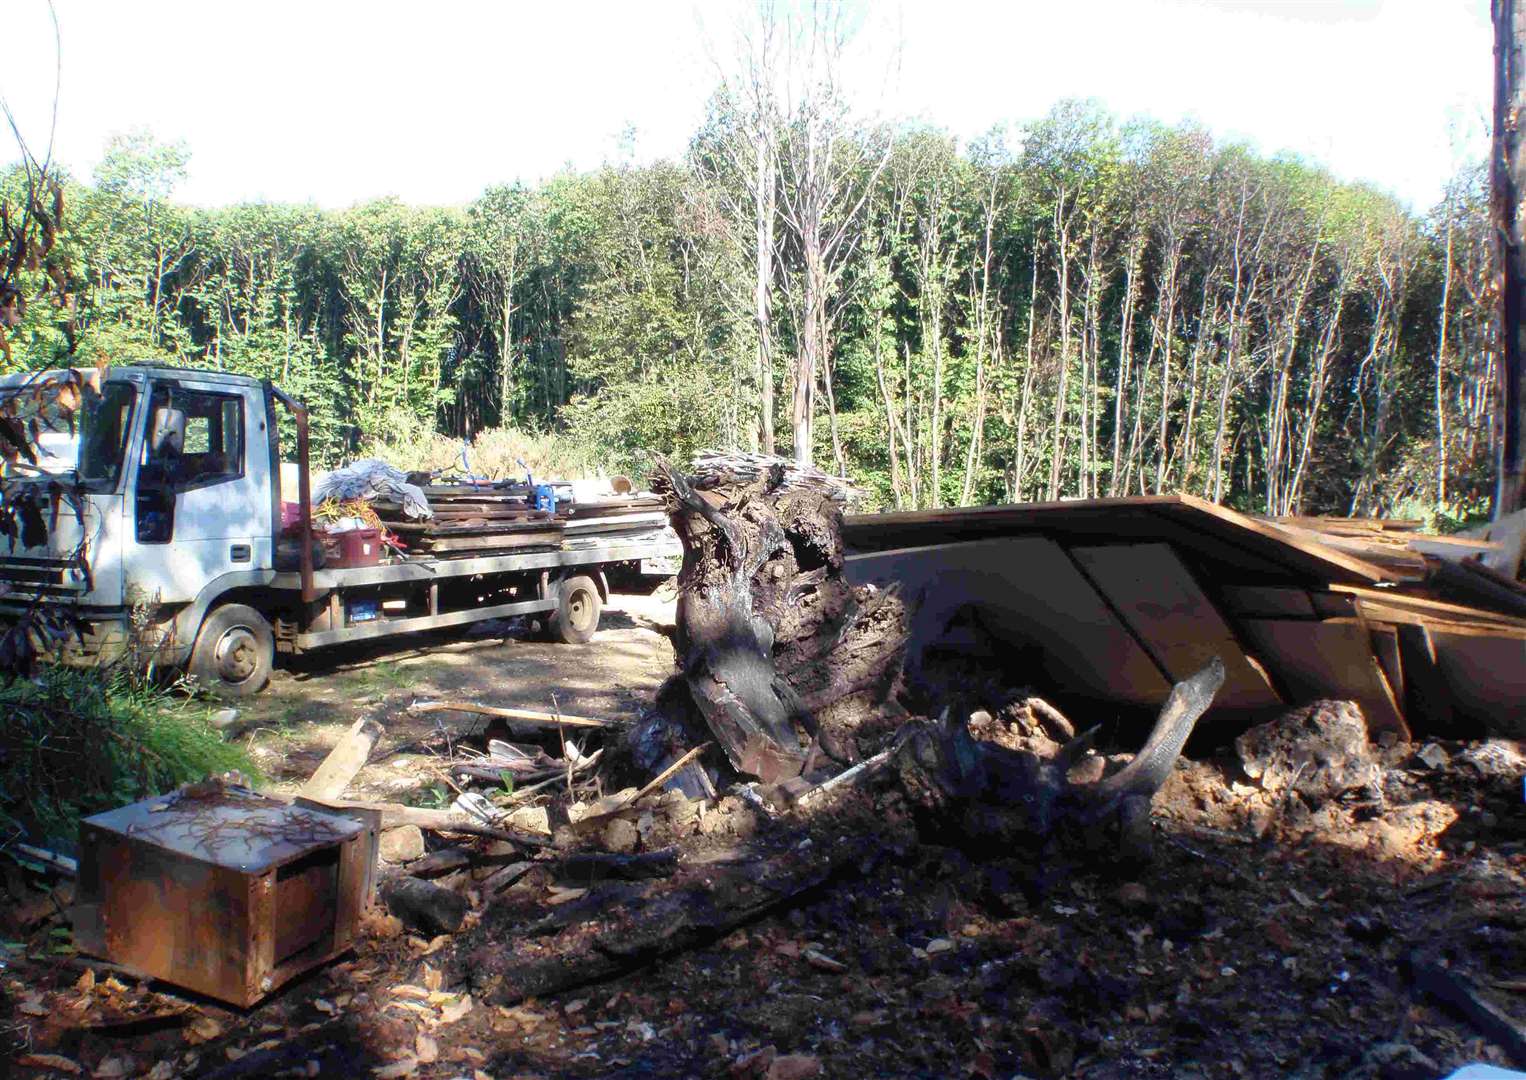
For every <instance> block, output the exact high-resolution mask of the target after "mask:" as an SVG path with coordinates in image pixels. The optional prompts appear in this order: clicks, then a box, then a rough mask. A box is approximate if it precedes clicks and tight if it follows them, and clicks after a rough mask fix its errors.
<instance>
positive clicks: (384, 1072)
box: [372, 1057, 419, 1080]
mask: <svg viewBox="0 0 1526 1080" xmlns="http://www.w3.org/2000/svg"><path fill="white" fill-rule="evenodd" d="M418 1068H419V1059H418V1058H414V1057H405V1058H404V1059H403V1060H402V1061H395V1062H393V1063H392V1064H391V1065H380V1066H378V1067H377V1068H376V1069H374V1070H373V1073H372V1074H373V1075H374V1076H376V1077H377V1078H378V1080H396V1078H397V1077H399V1076H412V1075H413V1074H414V1073H415V1072H417V1071H418Z"/></svg>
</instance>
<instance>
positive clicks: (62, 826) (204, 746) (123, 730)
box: [0, 667, 258, 850]
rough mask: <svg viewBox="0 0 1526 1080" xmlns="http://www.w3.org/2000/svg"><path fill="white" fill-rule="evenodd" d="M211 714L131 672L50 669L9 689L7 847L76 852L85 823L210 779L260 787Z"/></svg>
mask: <svg viewBox="0 0 1526 1080" xmlns="http://www.w3.org/2000/svg"><path fill="white" fill-rule="evenodd" d="M212 711H213V707H212V706H209V705H207V704H204V703H200V702H197V701H194V700H192V699H189V698H186V697H184V696H182V695H180V694H177V693H174V692H172V691H169V690H165V689H163V688H161V687H156V686H153V685H151V684H148V683H147V682H145V681H143V680H141V679H137V678H134V677H133V676H131V675H129V674H128V673H126V672H125V671H116V672H100V671H88V670H79V669H73V668H64V667H46V668H43V669H42V671H41V672H40V673H39V674H38V675H37V677H36V678H33V679H28V680H22V679H18V680H16V681H15V682H13V683H11V684H10V685H9V686H6V687H0V716H4V717H5V721H4V723H3V724H0V828H3V829H4V830H5V833H6V834H7V835H6V837H0V839H6V838H9V837H10V836H12V835H14V834H16V833H17V832H18V831H19V832H20V833H21V834H23V835H25V836H26V837H27V838H29V839H30V840H31V841H32V842H33V843H39V844H43V845H45V846H51V847H56V848H59V849H62V850H73V848H74V846H75V844H76V841H77V837H78V833H79V820H80V819H81V818H83V817H89V816H90V815H91V814H96V813H99V812H101V811H102V810H110V809H112V808H113V807H117V806H121V805H124V804H126V803H130V802H135V801H137V800H138V799H143V798H147V797H149V796H150V795H158V794H162V793H164V792H166V791H170V790H172V789H173V788H175V787H177V786H179V785H180V784H183V783H185V782H187V781H191V780H200V779H202V778H203V777H205V776H207V775H208V774H211V773H221V772H226V771H228V770H231V769H237V770H239V771H241V772H243V773H244V775H245V776H247V777H249V778H250V779H251V780H254V779H257V778H258V774H257V770H256V769H255V767H254V765H253V763H252V762H251V760H250V758H249V756H248V754H247V753H245V751H244V750H243V749H242V748H241V747H238V746H235V745H233V744H231V743H228V742H226V741H224V739H223V737H222V735H221V734H219V733H218V732H217V730H216V729H214V728H213V727H211V726H210V725H209V724H208V723H207V717H208V716H209V715H210V713H211V712H212Z"/></svg>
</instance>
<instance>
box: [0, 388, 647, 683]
mask: <svg viewBox="0 0 1526 1080" xmlns="http://www.w3.org/2000/svg"><path fill="white" fill-rule="evenodd" d="M24 379H25V377H24V376H8V377H6V378H5V379H3V380H0V386H4V385H11V386H16V385H20V384H21V382H22V381H23V380H24ZM281 409H289V410H290V411H291V412H292V413H293V414H294V416H295V417H296V419H297V423H296V430H297V433H298V446H297V447H296V450H297V454H296V456H297V458H298V462H297V466H298V473H297V475H298V476H299V478H300V480H299V484H298V485H297V486H298V487H299V488H300V490H299V491H288V492H283V491H282V486H281V472H282V470H281V467H280V461H281V445H280V436H279V428H278V415H279V412H278V410H281ZM78 420H79V424H78V434H77V438H76V439H74V440H73V452H74V460H67V457H66V456H64V457H59V456H54V457H47V456H45V457H43V458H42V459H41V460H40V461H39V463H38V469H39V475H36V476H31V477H14V476H13V477H9V478H7V485H8V486H11V487H12V488H13V489H15V490H18V491H19V490H26V489H30V490H31V497H32V498H34V499H37V500H41V501H45V502H47V503H48V504H49V505H48V506H47V507H46V508H45V509H44V511H43V516H44V518H45V519H46V520H47V521H48V529H47V538H46V540H45V542H37V538H36V537H26V536H23V537H21V538H12V540H11V542H10V543H6V542H4V541H0V620H3V619H7V618H9V619H15V618H18V617H21V615H22V614H23V613H24V612H25V611H26V609H27V608H28V607H29V606H30V605H32V604H33V603H42V604H50V605H51V604H64V605H71V610H72V612H73V613H74V614H75V615H76V616H78V618H79V619H80V620H82V621H83V623H84V626H85V628H86V632H85V634H84V635H83V642H80V641H79V640H75V641H73V642H72V643H71V645H70V646H69V647H68V653H67V654H66V657H65V658H66V659H70V660H75V661H79V660H86V661H99V660H111V659H114V658H117V657H119V656H121V655H122V654H123V653H124V652H125V651H127V650H129V649H133V650H137V651H138V652H139V654H140V655H144V654H146V655H151V656H152V658H153V659H154V660H155V661H156V662H157V663H159V664H160V665H161V666H169V667H183V668H186V669H187V670H189V671H190V673H191V674H193V675H194V676H196V678H197V679H198V680H199V681H201V682H202V683H203V684H205V685H206V686H207V687H208V688H209V689H211V690H213V691H214V692H216V693H218V694H220V695H221V696H224V697H240V696H244V695H245V694H249V693H255V692H257V691H258V690H259V689H261V688H262V687H263V686H264V685H265V682H266V681H267V679H268V677H269V674H270V670H271V667H272V665H273V663H274V660H275V655H276V653H277V652H285V653H299V652H302V651H304V650H307V649H313V648H319V647H324V646H327V645H332V644H338V643H341V642H344V641H351V640H359V639H364V638H371V637H378V636H384V635H388V634H396V633H410V632H415V631H419V630H427V629H434V628H438V627H447V626H460V625H464V624H467V623H470V622H475V621H479V620H482V619H488V618H497V617H503V616H507V615H523V614H532V613H541V614H548V615H550V616H551V618H550V619H549V620H548V622H549V623H550V625H551V627H552V628H553V632H557V633H560V635H561V636H562V637H563V638H564V640H569V641H586V640H587V639H588V637H590V636H591V635H592V632H593V629H594V628H595V627H596V626H597V623H598V612H599V609H600V605H601V604H602V602H603V601H604V600H606V599H607V597H608V586H607V584H606V582H605V578H604V575H603V573H602V567H603V566H605V565H609V564H615V563H620V564H626V565H630V566H639V565H640V564H641V563H642V562H643V561H647V562H654V563H661V562H662V561H663V560H665V559H671V557H672V556H673V555H674V554H675V553H676V551H677V541H676V538H674V537H672V534H671V532H670V531H669V532H667V535H666V536H664V537H657V536H655V535H653V536H651V537H640V538H638V537H625V538H623V539H620V540H611V541H609V542H607V543H603V542H601V543H594V544H586V543H585V544H582V545H579V546H578V547H577V549H576V550H543V551H537V552H532V553H524V554H499V555H489V556H486V557H472V558H452V559H442V558H430V557H427V556H415V557H405V556H394V557H391V558H389V559H388V560H387V561H386V562H385V564H382V565H371V566H364V567H355V568H327V569H325V568H324V567H322V566H321V565H320V563H321V550H320V551H319V552H318V553H317V554H316V555H315V553H314V549H315V545H314V544H313V532H312V528H311V522H310V513H311V509H310V507H309V506H308V503H307V495H308V492H307V484H308V473H307V453H306V450H307V446H306V420H307V418H306V411H305V409H303V407H302V406H301V405H300V404H299V403H297V402H294V401H292V400H291V399H290V398H289V397H287V396H286V395H285V394H283V393H282V392H281V391H280V390H279V388H277V387H275V386H274V385H273V384H272V383H270V382H269V381H268V380H259V379H254V378H251V377H248V376H243V375H231V374H227V373H224V372H214V371H200V370H191V369H185V368H171V367H156V366H150V365H140V366H132V367H117V368H112V369H110V370H109V372H108V373H107V374H106V377H105V378H104V380H103V381H102V383H101V388H100V394H99V396H98V397H94V398H92V399H91V400H89V401H88V402H87V403H86V404H85V405H84V406H83V408H82V409H81V412H80V415H79V417H78ZM46 445H47V444H46V443H45V446H46ZM61 453H62V454H63V455H67V453H68V451H67V450H64V451H62V452H61ZM283 498H284V500H285V501H288V502H296V503H299V504H300V505H301V507H302V508H303V509H302V511H301V514H300V521H301V529H300V530H299V532H298V535H297V536H295V537H293V536H291V535H289V533H290V530H287V531H288V535H287V536H286V538H285V540H284V544H283V536H282V534H283V514H282V502H283ZM76 506H77V508H78V509H77V511H76ZM590 614H591V621H590Z"/></svg>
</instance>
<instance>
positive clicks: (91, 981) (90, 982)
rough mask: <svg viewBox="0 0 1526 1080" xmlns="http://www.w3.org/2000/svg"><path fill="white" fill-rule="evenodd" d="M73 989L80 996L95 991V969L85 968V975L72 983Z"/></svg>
mask: <svg viewBox="0 0 1526 1080" xmlns="http://www.w3.org/2000/svg"><path fill="white" fill-rule="evenodd" d="M74 989H76V990H78V991H79V992H80V993H82V994H88V993H90V991H92V990H94V989H95V968H86V969H85V973H84V974H83V975H81V976H80V977H79V978H78V979H76V980H75V982H74Z"/></svg>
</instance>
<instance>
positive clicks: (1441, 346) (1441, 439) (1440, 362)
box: [1436, 187, 1452, 508]
mask: <svg viewBox="0 0 1526 1080" xmlns="http://www.w3.org/2000/svg"><path fill="white" fill-rule="evenodd" d="M1445 213H1446V218H1447V221H1446V256H1445V259H1444V261H1443V263H1442V270H1441V273H1442V278H1441V317H1440V320H1439V321H1440V325H1439V326H1438V327H1437V328H1436V505H1437V507H1438V508H1439V507H1441V506H1444V505H1446V501H1447V413H1446V369H1447V316H1448V315H1449V314H1450V311H1449V308H1450V306H1451V298H1452V190H1451V188H1450V187H1448V189H1447V197H1446V204H1445Z"/></svg>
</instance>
